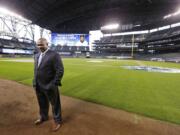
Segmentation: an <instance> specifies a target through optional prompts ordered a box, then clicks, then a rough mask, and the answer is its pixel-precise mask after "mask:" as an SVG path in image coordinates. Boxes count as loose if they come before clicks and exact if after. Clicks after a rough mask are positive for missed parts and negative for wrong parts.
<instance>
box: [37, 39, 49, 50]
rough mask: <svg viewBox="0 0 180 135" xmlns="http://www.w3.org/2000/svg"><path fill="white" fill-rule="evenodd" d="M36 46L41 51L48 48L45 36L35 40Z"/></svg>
mask: <svg viewBox="0 0 180 135" xmlns="http://www.w3.org/2000/svg"><path fill="white" fill-rule="evenodd" d="M36 44H37V47H38V48H39V49H40V50H41V52H44V51H46V49H47V48H48V42H47V40H46V39H45V38H39V39H38V40H37V42H36Z"/></svg>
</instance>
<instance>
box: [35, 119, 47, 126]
mask: <svg viewBox="0 0 180 135" xmlns="http://www.w3.org/2000/svg"><path fill="white" fill-rule="evenodd" d="M44 121H47V120H43V119H37V120H36V121H34V124H35V125H40V124H42V123H43V122H44Z"/></svg>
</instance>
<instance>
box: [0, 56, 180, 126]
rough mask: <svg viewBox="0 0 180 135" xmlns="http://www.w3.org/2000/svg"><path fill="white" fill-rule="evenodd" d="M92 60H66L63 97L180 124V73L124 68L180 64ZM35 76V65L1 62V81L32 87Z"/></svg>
mask: <svg viewBox="0 0 180 135" xmlns="http://www.w3.org/2000/svg"><path fill="white" fill-rule="evenodd" d="M0 60H1V59H0ZM89 60H92V59H63V62H64V66H65V74H64V78H63V82H62V83H63V86H62V88H61V93H62V94H63V95H67V96H71V97H76V98H80V99H83V100H86V101H90V102H95V103H98V104H103V105H106V106H110V107H113V108H118V109H123V110H126V111H130V112H135V113H137V114H142V115H145V116H149V117H153V118H156V119H160V120H165V121H169V122H173V123H176V124H180V74H171V73H155V72H146V71H137V70H136V71H133V70H127V69H123V68H122V67H121V66H124V65H150V66H161V67H173V68H179V69H180V64H175V63H163V62H147V61H140V62H139V61H135V60H103V59H102V61H103V62H102V63H90V62H87V61H89ZM32 77H33V63H20V62H5V61H0V78H5V79H10V80H15V81H17V82H20V83H24V84H27V85H31V83H32ZM77 109H78V108H77Z"/></svg>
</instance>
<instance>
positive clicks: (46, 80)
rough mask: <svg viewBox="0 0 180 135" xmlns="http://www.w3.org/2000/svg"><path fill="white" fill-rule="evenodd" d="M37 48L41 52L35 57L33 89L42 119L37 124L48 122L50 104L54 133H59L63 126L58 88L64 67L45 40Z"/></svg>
mask: <svg viewBox="0 0 180 135" xmlns="http://www.w3.org/2000/svg"><path fill="white" fill-rule="evenodd" d="M37 47H38V48H39V50H40V52H39V53H38V54H36V55H35V57H34V59H35V61H34V79H33V87H34V88H35V91H36V95H37V100H38V103H39V113H40V118H39V119H37V120H36V121H35V124H36V125H39V124H42V123H43V122H45V121H47V120H48V111H49V102H50V103H51V106H52V112H53V118H54V123H53V126H52V131H57V130H58V129H59V128H60V127H61V125H62V116H61V103H60V95H59V89H58V86H61V79H62V77H63V74H64V67H63V63H62V60H61V58H60V55H59V54H58V53H56V52H55V51H52V50H50V49H49V48H48V42H47V40H46V39H45V38H40V39H39V40H38V41H37Z"/></svg>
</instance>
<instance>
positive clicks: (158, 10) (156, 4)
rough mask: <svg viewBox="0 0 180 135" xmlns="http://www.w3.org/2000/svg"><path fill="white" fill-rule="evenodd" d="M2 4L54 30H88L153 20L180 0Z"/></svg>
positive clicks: (5, 0) (15, 0) (18, 0)
mask: <svg viewBox="0 0 180 135" xmlns="http://www.w3.org/2000/svg"><path fill="white" fill-rule="evenodd" d="M0 5H1V6H4V7H7V8H8V9H11V10H12V11H14V12H16V13H18V14H20V15H22V16H24V17H25V18H27V19H29V20H31V21H32V22H33V23H35V24H38V25H40V26H41V27H44V28H47V29H50V30H52V31H53V32H63V33H88V32H89V30H97V29H99V28H100V27H101V26H104V25H106V24H108V23H114V22H115V23H120V24H136V25H137V24H141V25H142V24H149V23H151V22H153V21H156V20H158V19H162V18H163V17H164V16H165V15H167V14H169V13H173V12H175V11H177V10H178V8H180V1H179V0H1V2H0ZM179 18H180V17H179Z"/></svg>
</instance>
